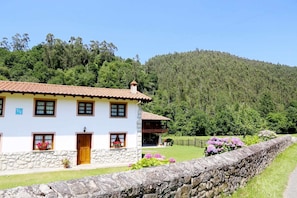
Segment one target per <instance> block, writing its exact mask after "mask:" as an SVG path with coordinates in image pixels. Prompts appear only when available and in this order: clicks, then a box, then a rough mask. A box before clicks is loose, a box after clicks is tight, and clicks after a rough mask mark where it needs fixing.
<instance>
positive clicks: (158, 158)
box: [131, 153, 175, 170]
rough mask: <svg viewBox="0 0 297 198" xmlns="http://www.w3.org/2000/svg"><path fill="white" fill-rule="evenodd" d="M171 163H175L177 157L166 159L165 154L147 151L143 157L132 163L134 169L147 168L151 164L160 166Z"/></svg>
mask: <svg viewBox="0 0 297 198" xmlns="http://www.w3.org/2000/svg"><path fill="white" fill-rule="evenodd" d="M169 163H175V159H173V158H170V159H165V156H162V155H161V154H154V155H153V154H150V153H147V154H145V155H144V157H143V158H142V159H140V160H139V161H138V162H137V163H135V164H132V165H131V169H132V170H136V169H141V168H146V167H150V166H159V165H164V164H169Z"/></svg>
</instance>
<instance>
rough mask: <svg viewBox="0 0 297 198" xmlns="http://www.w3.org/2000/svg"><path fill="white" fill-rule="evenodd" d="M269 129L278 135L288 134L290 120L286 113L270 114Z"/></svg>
mask: <svg viewBox="0 0 297 198" xmlns="http://www.w3.org/2000/svg"><path fill="white" fill-rule="evenodd" d="M266 119H267V124H268V127H269V128H270V129H271V130H273V131H276V132H277V133H286V132H287V128H288V119H287V116H286V114H285V112H277V113H268V115H267V118H266Z"/></svg>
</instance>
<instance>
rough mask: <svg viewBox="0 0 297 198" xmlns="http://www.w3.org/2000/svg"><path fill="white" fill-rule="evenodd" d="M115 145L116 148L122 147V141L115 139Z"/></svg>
mask: <svg viewBox="0 0 297 198" xmlns="http://www.w3.org/2000/svg"><path fill="white" fill-rule="evenodd" d="M113 145H114V147H115V148H120V147H121V141H114V142H113Z"/></svg>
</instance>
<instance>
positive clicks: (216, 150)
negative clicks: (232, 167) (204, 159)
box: [204, 137, 244, 156]
mask: <svg viewBox="0 0 297 198" xmlns="http://www.w3.org/2000/svg"><path fill="white" fill-rule="evenodd" d="M207 144H208V146H207V147H206V148H205V150H204V154H205V156H210V155H216V154H220V153H224V152H228V151H231V150H235V149H238V148H241V147H243V146H244V143H243V142H242V141H241V140H240V139H239V138H237V137H232V138H217V137H212V138H210V139H209V140H208V141H207Z"/></svg>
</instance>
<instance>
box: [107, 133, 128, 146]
mask: <svg viewBox="0 0 297 198" xmlns="http://www.w3.org/2000/svg"><path fill="white" fill-rule="evenodd" d="M121 147H126V133H110V148H121Z"/></svg>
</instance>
